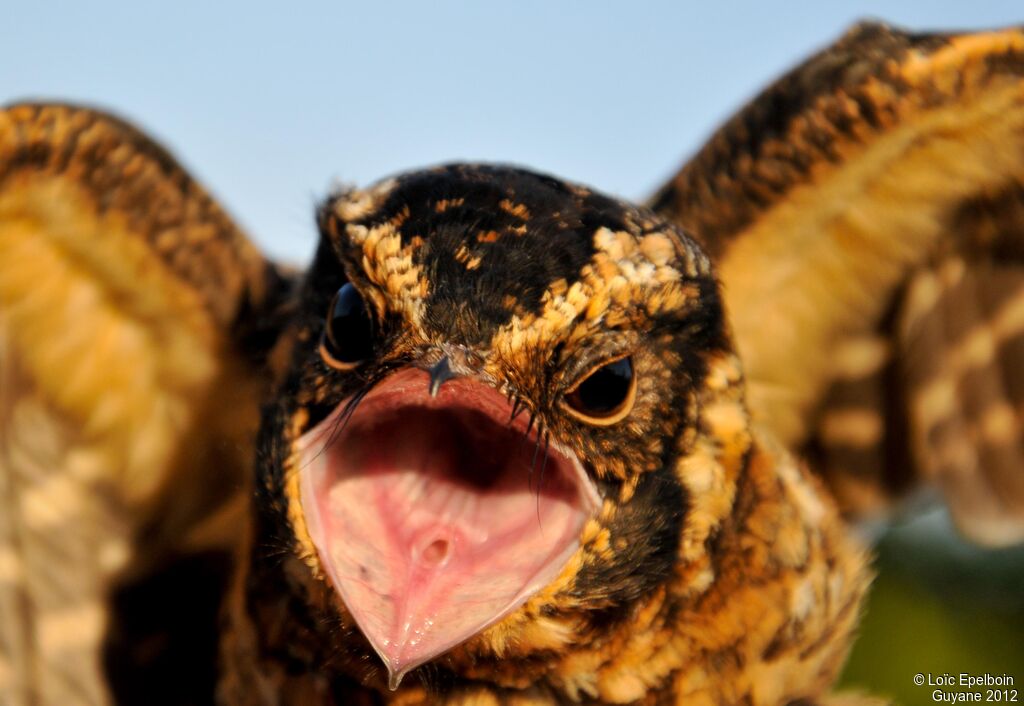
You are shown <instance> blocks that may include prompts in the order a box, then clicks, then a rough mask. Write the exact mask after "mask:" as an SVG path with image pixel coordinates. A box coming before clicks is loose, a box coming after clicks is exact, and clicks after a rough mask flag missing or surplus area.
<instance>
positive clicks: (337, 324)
mask: <svg viewBox="0 0 1024 706" xmlns="http://www.w3.org/2000/svg"><path fill="white" fill-rule="evenodd" d="M373 336H374V327H373V319H372V318H370V313H369V312H368V311H367V309H366V304H365V303H364V302H363V297H362V295H360V294H359V292H358V290H356V288H355V287H353V286H352V285H351V284H345V285H344V286H342V288H341V289H339V290H338V293H337V294H335V295H334V299H332V300H331V308H330V310H329V311H328V312H327V324H326V326H325V327H324V337H323V339H322V340H321V342H320V355H321V356H322V357H323V359H324V362H325V363H327V364H328V365H330V366H331V367H332V368H336V369H338V370H352V369H353V368H355V367H356V366H358V365H359V364H360V363H362V362H363V361H364V360H367V359H369V358H370V357H372V355H373Z"/></svg>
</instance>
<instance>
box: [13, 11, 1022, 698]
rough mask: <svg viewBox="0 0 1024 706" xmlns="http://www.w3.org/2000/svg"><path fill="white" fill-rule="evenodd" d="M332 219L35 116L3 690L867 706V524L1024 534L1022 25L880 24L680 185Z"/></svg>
mask: <svg viewBox="0 0 1024 706" xmlns="http://www.w3.org/2000/svg"><path fill="white" fill-rule="evenodd" d="M317 223H318V226H319V230H320V241H319V246H318V248H317V251H316V253H315V256H314V257H313V259H312V262H311V263H310V264H309V266H308V267H307V268H306V269H304V270H298V269H294V268H290V267H287V266H283V265H277V264H275V263H272V262H269V261H268V260H266V259H265V258H264V257H263V256H262V255H261V254H260V253H259V252H258V251H257V250H256V248H255V247H254V246H253V245H252V244H251V243H250V242H249V241H248V240H247V239H246V238H245V236H244V235H243V234H242V233H241V232H240V231H239V230H238V228H236V227H235V226H234V225H233V223H232V222H231V220H230V218H229V217H228V216H227V215H225V213H224V212H223V211H222V210H221V209H220V208H219V207H218V205H217V204H216V203H215V202H213V201H212V200H211V199H210V197H209V196H208V195H207V194H206V192H204V191H203V189H202V188H201V187H200V186H198V185H197V184H196V183H195V182H194V181H192V180H191V179H190V178H189V176H188V175H187V174H186V173H185V172H184V171H183V170H182V169H181V167H179V166H178V164H177V163H176V162H175V160H174V159H173V158H172V157H171V156H170V155H168V154H167V153H166V152H165V151H164V150H163V149H161V148H160V147H159V146H157V145H156V144H154V143H153V142H152V141H151V140H149V139H148V138H147V137H146V136H145V135H143V134H142V133H140V132H138V131H137V130H136V129H134V128H133V127H131V126H130V125H128V124H126V123H124V122H121V121H120V120H118V119H115V118H113V117H110V116H108V115H105V114H103V113H100V112H97V111H94V110H90V109H86V108H80V107H73V106H66V105H51V104H21V105H14V106H10V107H8V108H6V109H5V110H4V111H2V112H0V504H2V506H3V512H0V702H2V703H3V704H9V705H11V706H14V705H18V706H20V705H22V704H71V703H86V704H103V703H112V702H119V703H144V704H159V703H214V702H216V703H219V704H253V705H255V704H330V703H334V704H394V705H404V706H411V705H414V704H415V705H419V704H424V705H425V704H444V705H448V706H454V705H456V704H466V705H469V704H478V705H492V704H494V705H497V704H523V705H531V706H534V705H535V706H540V705H546V704H573V703H581V704H652V705H653V704H670V703H686V704H751V705H753V704H814V703H840V702H843V703H855V702H857V703H869V702H870V699H868V698H866V697H851V696H847V695H833V694H832V693H831V690H832V685H833V683H834V681H835V679H836V677H837V674H838V672H839V670H840V667H841V666H842V664H843V660H844V657H845V655H846V653H847V650H848V648H849V647H850V644H851V642H852V640H853V633H854V630H855V628H856V626H857V622H858V619H859V616H860V610H861V604H862V601H863V598H864V595H865V592H866V590H867V587H868V584H869V582H870V579H871V572H870V569H869V559H868V553H867V550H866V549H865V548H864V546H862V545H861V543H860V542H859V541H858V539H856V533H855V532H854V531H853V527H854V524H855V523H856V522H857V521H858V520H859V519H862V518H864V517H867V516H876V517H877V516H884V515H885V513H887V512H888V511H889V510H890V509H891V508H893V507H894V506H895V505H896V504H897V503H898V502H899V500H900V499H901V498H904V497H906V495H907V494H908V493H909V492H911V491H913V490H914V489H916V488H919V487H920V486H922V485H923V484H930V485H933V486H936V487H938V488H941V489H942V490H943V491H944V495H945V498H946V500H947V501H948V503H949V507H950V509H951V512H952V515H953V517H954V519H955V521H956V523H957V525H958V526H959V527H960V529H962V530H963V532H964V533H965V534H966V535H967V536H969V537H971V538H973V539H974V540H976V541H978V542H980V543H984V544H990V545H991V544H1008V543H1013V542H1018V541H1020V540H1021V539H1022V538H1024V471H1022V469H1024V432H1022V418H1024V32H1022V31H1021V30H1020V29H1009V30H1004V31H995V32H987V33H977V34H963V35H956V34H909V33H905V32H901V31H898V30H894V29H892V28H889V27H887V26H884V25H880V24H863V25H858V26H856V27H854V28H853V29H851V30H850V31H849V32H848V33H847V34H846V35H845V36H843V37H842V38H841V39H840V40H839V41H838V42H837V43H836V44H834V45H833V46H831V47H829V48H828V49H826V50H825V51H823V52H821V53H820V54H818V55H816V56H814V57H812V58H811V59H809V60H808V61H807V62H806V63H804V64H803V65H801V66H799V67H797V68H796V69H795V70H793V71H792V72H791V73H789V74H787V75H786V76H784V77H782V78H781V79H779V80H778V81H777V82H776V83H775V84H773V85H772V86H770V87H769V88H768V89H767V90H766V91H765V92H764V93H762V94H761V95H760V96H759V97H757V98H756V99H755V100H754V101H752V102H751V103H750V104H749V105H748V106H747V107H746V108H744V109H743V110H742V111H741V112H740V113H739V114H737V115H736V116H735V117H734V118H732V119H731V120H729V122H727V123H726V124H725V125H724V126H723V127H722V128H721V129H720V130H719V131H718V132H717V133H716V134H715V135H714V136H713V137H712V138H711V139H710V141H709V142H708V143H707V144H706V146H705V147H704V148H702V149H701V150H700V151H699V152H698V153H697V154H696V155H695V156H694V157H693V158H692V159H691V160H690V161H689V163H688V164H686V166H684V167H683V168H682V170H681V171H680V172H679V173H678V174H677V175H676V176H675V177H674V178H673V179H672V180H671V181H670V182H669V183H667V184H666V185H665V186H664V187H663V188H662V189H660V190H659V191H658V192H657V194H655V195H654V196H653V197H652V198H651V200H650V201H649V202H648V203H647V204H646V205H643V206H637V205H632V204H629V203H626V202H624V201H621V200H618V199H616V198H612V197H609V196H605V195H602V194H601V193H600V192H598V191H595V190H593V189H591V188H589V187H584V186H580V185H576V184H570V183H566V182H563V181H560V180H558V179H555V178H552V177H550V176H545V175H542V174H537V173H534V172H531V171H528V170H525V169H519V168H513V167H507V166H494V165H478V164H453V165H448V166H442V167H437V168H432V169H426V170H423V171H416V172H410V173H407V174H403V175H399V176H396V177H393V178H389V179H385V180H383V181H381V182H379V183H377V184H375V185H372V186H370V187H368V188H364V189H348V190H340V191H338V192H336V193H333V194H331V195H330V196H328V197H327V198H326V199H325V200H324V201H323V202H322V203H321V205H320V207H319V209H318V211H317ZM858 699H860V700H858Z"/></svg>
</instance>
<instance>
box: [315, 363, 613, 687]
mask: <svg viewBox="0 0 1024 706" xmlns="http://www.w3.org/2000/svg"><path fill="white" fill-rule="evenodd" d="M427 390H428V378H427V375H426V374H425V373H423V372H421V371H419V370H413V369H407V370H403V371H401V372H398V373H395V374H394V375H392V376H391V377H390V378H389V379H387V380H385V381H384V382H383V383H382V384H380V385H378V386H376V387H375V388H374V389H373V391H372V392H371V393H370V394H369V395H367V397H366V398H365V399H364V400H363V401H362V402H361V403H360V404H359V406H358V407H357V409H356V411H355V412H354V413H353V414H352V417H351V418H350V419H349V421H348V423H347V424H346V425H345V428H344V430H342V431H341V432H340V433H339V434H338V435H337V438H336V439H334V440H333V441H331V440H330V437H331V435H332V430H334V429H335V427H336V426H337V422H338V417H339V416H340V415H341V414H342V410H343V409H344V407H345V405H344V404H342V405H341V406H340V407H339V408H338V410H336V411H335V412H334V413H333V414H332V415H331V416H329V417H328V418H327V419H326V420H324V422H322V423H321V424H319V425H318V426H317V427H316V428H314V429H313V430H312V431H310V432H308V433H307V434H306V435H305V436H304V437H303V438H302V440H301V441H300V444H301V448H302V461H301V469H302V470H301V473H302V479H301V495H302V507H303V512H304V514H305V517H306V523H307V527H308V529H309V534H310V537H311V539H312V540H313V544H314V545H315V546H316V549H317V552H318V554H319V557H320V563H321V565H322V566H323V567H324V568H325V570H326V573H327V574H328V576H329V577H330V579H331V581H332V583H333V584H334V586H335V588H336V589H337V590H338V592H339V593H340V595H341V598H342V600H343V601H344V603H345V606H346V607H347V608H348V611H349V613H351V615H352V617H353V618H354V619H355V621H356V623H357V624H358V625H359V627H360V629H361V630H362V632H363V634H364V635H365V636H366V637H367V639H368V640H369V641H370V643H371V644H372V645H373V647H374V649H375V650H376V651H377V653H378V654H379V655H380V657H381V659H382V660H383V661H384V663H385V664H386V665H387V668H388V671H389V674H390V685H391V687H392V688H397V686H398V683H399V681H400V680H401V678H402V676H403V675H404V674H405V673H406V672H408V671H409V670H410V669H413V668H414V667H416V666H419V665H420V664H423V663H424V662H426V661H428V660H430V659H432V658H434V657H436V656H438V655H440V654H441V653H443V652H445V651H447V650H449V649H450V648H452V647H454V646H455V645H457V644H459V643H461V642H463V641H465V640H467V639H468V638H470V637H472V636H473V635H475V634H477V633H478V632H480V631H481V630H483V629H484V628H486V627H488V626H490V625H492V624H494V623H495V622H497V621H498V620H500V619H501V618H502V617H504V616H505V615H507V614H508V613H510V612H511V611H513V610H515V609H516V608H518V607H519V606H520V605H522V603H523V602H525V601H526V600H527V599H528V598H529V597H530V596H531V595H532V594H534V593H536V592H537V591H538V590H539V589H541V588H542V587H544V586H545V585H546V584H548V583H550V582H551V581H553V580H554V579H555V578H556V576H557V575H558V573H559V572H560V570H561V569H562V567H563V566H564V565H565V563H566V562H567V561H568V559H569V557H570V556H571V555H572V554H573V552H574V551H575V550H576V548H577V547H578V538H579V535H580V531H581V529H582V526H583V523H584V522H585V521H586V519H587V517H589V516H590V515H591V514H592V513H593V511H594V509H595V508H596V506H597V495H596V492H595V491H594V488H593V485H592V484H591V483H590V482H589V480H587V479H586V475H585V473H583V471H582V468H580V466H579V463H578V462H576V461H575V458H574V457H572V455H571V454H566V453H562V452H560V451H559V450H557V449H555V448H550V449H545V448H544V443H543V442H542V441H539V440H538V439H537V438H536V435H535V434H533V435H530V434H529V433H528V431H527V429H526V423H525V420H522V419H519V420H516V421H514V422H512V423H511V424H510V423H509V421H508V420H509V416H510V411H511V409H510V405H509V404H508V402H507V401H506V400H505V398H504V397H502V396H501V395H500V394H499V393H498V392H497V391H496V390H494V389H493V388H491V387H489V386H487V385H484V384H483V383H480V382H476V381H472V380H468V379H456V380H453V381H450V382H448V383H447V384H445V385H444V386H442V388H441V390H440V392H439V394H438V395H437V396H436V397H430V395H429V394H428V393H427ZM325 444H326V450H325V449H324V447H325ZM545 456H546V461H545ZM542 468H543V471H544V472H543V478H541V475H542V474H541V469H542Z"/></svg>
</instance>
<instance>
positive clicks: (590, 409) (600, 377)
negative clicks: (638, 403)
mask: <svg viewBox="0 0 1024 706" xmlns="http://www.w3.org/2000/svg"><path fill="white" fill-rule="evenodd" d="M635 399H636V376H635V375H634V373H633V360H632V358H630V357H628V356H627V357H625V358H619V359H617V360H613V361H611V362H609V363H605V364H604V365H601V366H599V367H597V368H594V369H593V370H591V371H590V372H589V373H587V374H586V375H585V376H584V377H583V379H582V380H580V381H579V382H577V383H576V384H575V385H574V386H573V387H572V388H571V389H570V390H569V391H568V392H567V393H566V395H565V397H564V404H565V407H566V409H567V410H568V411H569V412H570V413H571V414H572V415H573V416H575V417H577V418H578V419H581V420H583V421H584V422H587V423H588V424H597V425H600V426H607V425H609V424H615V423H616V422H618V421H620V420H622V419H623V418H624V417H625V416H626V415H627V414H629V412H630V410H631V409H632V408H633V402H634V400H635Z"/></svg>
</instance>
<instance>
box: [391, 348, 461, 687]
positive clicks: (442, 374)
mask: <svg viewBox="0 0 1024 706" xmlns="http://www.w3.org/2000/svg"><path fill="white" fill-rule="evenodd" d="M428 372H429V373H430V396H431V397H437V393H438V392H439V391H440V390H441V385H443V384H445V383H446V382H447V381H449V380H451V379H452V378H453V377H455V373H453V372H452V368H451V366H450V365H449V364H448V356H445V357H444V358H441V360H439V361H437V363H435V364H434V367H432V368H431V369H430V370H429V371H428ZM399 678H401V677H399Z"/></svg>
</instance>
